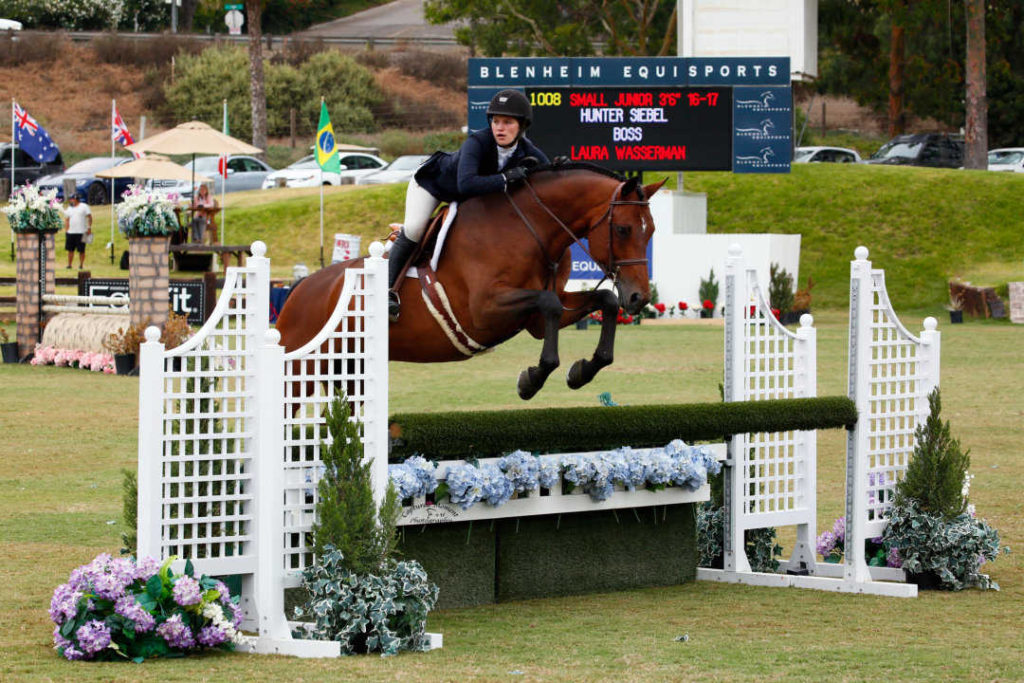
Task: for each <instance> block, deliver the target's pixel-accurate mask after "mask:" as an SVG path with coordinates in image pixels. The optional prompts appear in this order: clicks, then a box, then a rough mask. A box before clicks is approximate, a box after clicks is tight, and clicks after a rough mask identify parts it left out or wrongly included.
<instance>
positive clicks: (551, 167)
mask: <svg viewBox="0 0 1024 683" xmlns="http://www.w3.org/2000/svg"><path fill="white" fill-rule="evenodd" d="M544 171H553V172H561V171H590V172H591V173H597V174H598V175H603V176H606V177H608V178H613V179H615V180H617V181H619V182H622V181H624V180H625V179H626V178H625V177H624V176H623V175H621V174H619V173H616V172H615V171H612V170H609V169H607V168H604V167H603V166H598V165H597V164H588V163H587V162H585V161H574V162H570V163H566V164H542V165H540V166H534V167H533V168H528V169H527V175H531V176H532V175H535V174H537V173H542V172H544Z"/></svg>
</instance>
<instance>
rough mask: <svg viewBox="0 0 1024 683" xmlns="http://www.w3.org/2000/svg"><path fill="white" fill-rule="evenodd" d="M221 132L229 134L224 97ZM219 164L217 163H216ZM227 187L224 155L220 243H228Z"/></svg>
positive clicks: (226, 163) (226, 165)
mask: <svg viewBox="0 0 1024 683" xmlns="http://www.w3.org/2000/svg"><path fill="white" fill-rule="evenodd" d="M221 132H222V133H224V135H230V133H228V100H227V98H226V97H225V98H224V124H223V126H222V127H221ZM218 166H219V164H218ZM227 189H228V158H227V157H226V156H225V157H224V175H223V176H222V177H221V180H220V243H221V244H227V243H228V210H227V207H226V206H224V193H225V192H227Z"/></svg>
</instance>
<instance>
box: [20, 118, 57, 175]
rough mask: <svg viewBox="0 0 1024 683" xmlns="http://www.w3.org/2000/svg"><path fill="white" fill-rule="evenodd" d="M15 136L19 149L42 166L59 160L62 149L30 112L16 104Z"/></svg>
mask: <svg viewBox="0 0 1024 683" xmlns="http://www.w3.org/2000/svg"><path fill="white" fill-rule="evenodd" d="M13 114H14V135H15V141H16V142H17V144H18V147H21V149H22V150H23V151H24V152H25V153H26V154H28V155H29V156H30V157H32V158H33V159H35V160H36V161H38V162H39V163H41V164H46V163H49V162H51V161H53V160H54V159H56V158H57V155H58V154H59V153H60V149H58V148H57V143H55V142H54V141H53V140H51V139H50V134H49V133H47V132H46V129H45V128H43V127H42V126H40V125H39V124H38V123H37V122H36V120H35V119H34V118H32V117H31V116H29V115H28V112H27V111H25V110H24V109H22V108H21V107H19V106H18V104H17V103H14V109H13Z"/></svg>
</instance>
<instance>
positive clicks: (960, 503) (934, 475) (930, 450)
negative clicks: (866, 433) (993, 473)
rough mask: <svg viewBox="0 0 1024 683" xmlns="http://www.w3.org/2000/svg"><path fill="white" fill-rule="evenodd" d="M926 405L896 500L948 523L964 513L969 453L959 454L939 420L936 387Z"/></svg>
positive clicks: (946, 428)
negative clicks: (923, 417) (926, 417)
mask: <svg viewBox="0 0 1024 683" xmlns="http://www.w3.org/2000/svg"><path fill="white" fill-rule="evenodd" d="M928 405H929V407H930V411H929V414H928V419H927V420H925V423H924V424H923V425H920V426H918V427H917V429H915V430H914V439H915V441H916V443H915V444H914V455H913V457H912V458H911V459H910V463H909V464H908V465H907V471H906V472H905V473H904V476H903V479H902V480H901V481H900V482H899V484H897V485H896V499H897V501H899V500H901V499H902V500H904V501H907V500H912V501H914V502H915V505H916V506H917V508H918V509H920V510H921V511H922V512H924V513H927V514H931V515H936V516H938V517H941V518H943V519H947V520H948V519H952V518H953V517H956V516H957V515H960V514H961V513H963V512H964V511H965V510H966V509H967V498H966V497H965V496H964V483H965V480H966V477H967V468H968V467H969V466H970V464H971V459H970V457H969V455H970V451H968V452H967V453H964V452H963V451H962V450H961V448H960V442H959V441H958V440H957V439H954V438H953V437H952V436H951V435H950V431H949V422H945V423H943V422H942V420H941V419H940V417H939V413H940V411H941V410H942V399H941V396H940V393H939V389H938V387H936V388H935V389H934V390H933V391H932V392H931V394H929V395H928Z"/></svg>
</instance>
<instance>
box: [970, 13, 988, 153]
mask: <svg viewBox="0 0 1024 683" xmlns="http://www.w3.org/2000/svg"><path fill="white" fill-rule="evenodd" d="M966 3H967V116H966V118H967V125H966V126H965V131H964V146H965V150H964V152H965V153H964V168H974V169H987V168H988V104H987V102H986V98H985V0H966Z"/></svg>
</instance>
